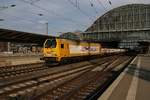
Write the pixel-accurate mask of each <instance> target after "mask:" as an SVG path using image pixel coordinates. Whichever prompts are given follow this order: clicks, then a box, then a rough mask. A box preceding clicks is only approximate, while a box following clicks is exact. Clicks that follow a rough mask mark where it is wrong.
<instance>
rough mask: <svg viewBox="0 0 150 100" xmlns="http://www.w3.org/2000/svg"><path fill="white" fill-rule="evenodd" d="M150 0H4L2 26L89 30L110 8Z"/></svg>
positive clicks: (0, 15) (149, 0) (0, 1)
mask: <svg viewBox="0 0 150 100" xmlns="http://www.w3.org/2000/svg"><path fill="white" fill-rule="evenodd" d="M109 1H110V2H111V3H110V2H109ZM133 3H136V4H140V3H141V4H150V0H0V28H5V29H11V30H18V31H24V32H32V33H38V34H46V32H47V31H46V30H47V24H46V23H48V34H49V35H54V36H57V35H60V34H61V33H64V32H74V31H85V30H86V29H87V28H88V27H90V26H91V25H92V23H93V22H94V21H95V20H96V19H97V18H99V17H100V16H101V15H103V14H104V13H106V12H107V11H109V10H111V9H113V8H116V7H119V6H122V5H126V4H133Z"/></svg>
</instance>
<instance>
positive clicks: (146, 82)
mask: <svg viewBox="0 0 150 100" xmlns="http://www.w3.org/2000/svg"><path fill="white" fill-rule="evenodd" d="M98 100H150V54H145V55H138V56H137V57H135V58H134V60H133V61H132V62H131V63H130V65H129V66H128V67H127V68H126V69H125V70H124V71H123V72H122V73H121V74H120V75H119V77H117V79H116V80H115V81H114V82H113V83H112V84H111V85H110V86H109V87H108V89H107V90H106V91H105V92H104V93H103V94H102V95H101V96H100V97H99V98H98Z"/></svg>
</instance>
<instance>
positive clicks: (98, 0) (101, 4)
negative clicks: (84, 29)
mask: <svg viewBox="0 0 150 100" xmlns="http://www.w3.org/2000/svg"><path fill="white" fill-rule="evenodd" d="M97 2H98V3H99V4H100V6H101V7H102V8H103V9H104V10H105V11H106V12H107V8H106V7H105V6H104V5H103V3H102V2H101V1H100V0H97Z"/></svg>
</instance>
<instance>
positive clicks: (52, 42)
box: [45, 39, 57, 48]
mask: <svg viewBox="0 0 150 100" xmlns="http://www.w3.org/2000/svg"><path fill="white" fill-rule="evenodd" d="M56 44H57V43H56V39H48V40H47V41H46V43H45V48H56Z"/></svg>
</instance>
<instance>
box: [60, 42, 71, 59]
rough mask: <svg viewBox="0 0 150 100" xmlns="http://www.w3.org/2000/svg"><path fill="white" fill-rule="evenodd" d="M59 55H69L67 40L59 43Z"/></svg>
mask: <svg viewBox="0 0 150 100" xmlns="http://www.w3.org/2000/svg"><path fill="white" fill-rule="evenodd" d="M60 55H61V57H67V56H68V55H69V44H68V43H67V42H61V43H60Z"/></svg>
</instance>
